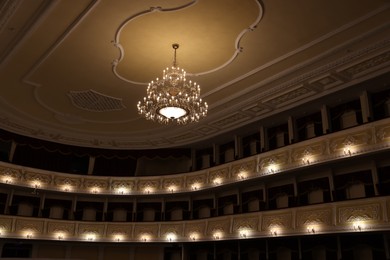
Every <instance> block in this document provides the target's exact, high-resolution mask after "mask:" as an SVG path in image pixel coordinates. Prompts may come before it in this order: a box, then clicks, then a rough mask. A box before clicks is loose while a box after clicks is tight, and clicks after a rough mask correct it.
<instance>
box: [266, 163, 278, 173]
mask: <svg viewBox="0 0 390 260" xmlns="http://www.w3.org/2000/svg"><path fill="white" fill-rule="evenodd" d="M267 169H268V173H275V172H277V171H278V170H279V167H278V165H277V164H275V163H271V164H270V165H268V168H267Z"/></svg>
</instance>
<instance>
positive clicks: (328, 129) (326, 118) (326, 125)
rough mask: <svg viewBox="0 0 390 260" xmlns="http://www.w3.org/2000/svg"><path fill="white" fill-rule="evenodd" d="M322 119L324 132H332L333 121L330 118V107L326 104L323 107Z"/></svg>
mask: <svg viewBox="0 0 390 260" xmlns="http://www.w3.org/2000/svg"><path fill="white" fill-rule="evenodd" d="M321 119H322V133H323V134H327V133H330V132H331V127H332V126H331V122H330V118H329V109H328V107H327V106H326V105H323V106H322V108H321Z"/></svg>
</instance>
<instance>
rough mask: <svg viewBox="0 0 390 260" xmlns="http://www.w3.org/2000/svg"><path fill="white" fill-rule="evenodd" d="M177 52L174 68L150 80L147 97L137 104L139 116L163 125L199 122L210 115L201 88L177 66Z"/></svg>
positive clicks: (174, 46)
mask: <svg viewBox="0 0 390 260" xmlns="http://www.w3.org/2000/svg"><path fill="white" fill-rule="evenodd" d="M172 48H173V49H174V57H173V65H172V67H171V68H166V69H165V70H163V77H162V79H159V78H157V79H156V81H151V82H150V83H149V85H148V88H147V90H146V94H147V96H146V97H144V98H143V100H142V101H139V102H138V104H137V108H138V113H139V114H140V115H142V116H144V117H145V118H146V119H147V120H152V121H156V122H158V123H161V124H169V123H177V124H183V125H184V124H187V123H191V122H198V121H199V120H200V119H201V118H203V117H205V116H206V114H207V108H208V105H207V103H206V102H203V101H202V99H201V98H200V87H199V85H198V84H196V82H192V81H191V80H190V81H187V80H186V72H185V70H184V69H180V68H179V67H178V66H177V63H176V50H177V49H178V48H179V44H177V43H174V44H172Z"/></svg>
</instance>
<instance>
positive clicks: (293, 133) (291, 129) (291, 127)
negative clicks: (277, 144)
mask: <svg viewBox="0 0 390 260" xmlns="http://www.w3.org/2000/svg"><path fill="white" fill-rule="evenodd" d="M287 124H288V142H289V144H292V143H294V142H297V128H296V123H295V120H294V118H293V117H292V116H289V117H288V120H287Z"/></svg>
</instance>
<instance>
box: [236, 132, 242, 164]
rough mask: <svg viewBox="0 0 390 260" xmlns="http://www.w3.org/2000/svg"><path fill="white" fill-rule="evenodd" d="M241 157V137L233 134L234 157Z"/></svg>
mask: <svg viewBox="0 0 390 260" xmlns="http://www.w3.org/2000/svg"><path fill="white" fill-rule="evenodd" d="M242 157H243V151H242V138H241V136H238V135H235V136H234V159H235V160H237V159H240V158H242Z"/></svg>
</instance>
